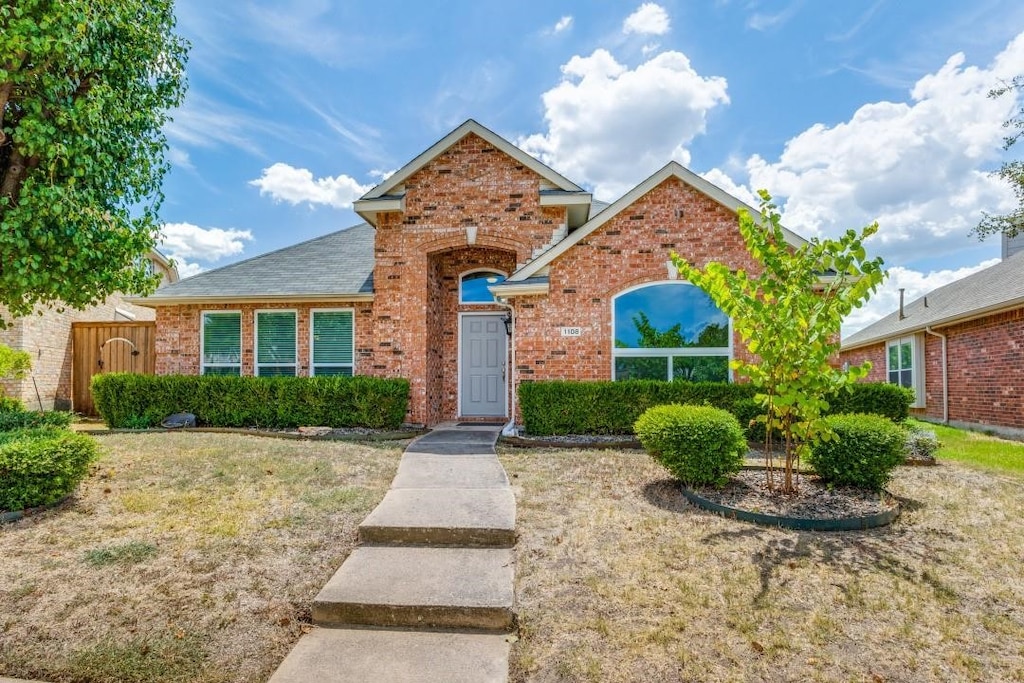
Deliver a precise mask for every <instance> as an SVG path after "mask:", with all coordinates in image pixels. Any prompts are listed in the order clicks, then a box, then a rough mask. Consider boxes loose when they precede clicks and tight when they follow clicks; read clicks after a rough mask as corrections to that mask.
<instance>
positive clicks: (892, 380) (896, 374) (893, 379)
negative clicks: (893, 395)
mask: <svg viewBox="0 0 1024 683" xmlns="http://www.w3.org/2000/svg"><path fill="white" fill-rule="evenodd" d="M899 383H900V371H899V370H891V371H890V372H889V384H899Z"/></svg>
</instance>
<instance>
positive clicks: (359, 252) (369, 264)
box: [140, 223, 374, 304]
mask: <svg viewBox="0 0 1024 683" xmlns="http://www.w3.org/2000/svg"><path fill="white" fill-rule="evenodd" d="M373 237H374V230H373V228H372V227H371V226H370V225H368V224H366V223H362V224H360V225H356V226H354V227H351V228H348V229H346V230H339V231H338V232H332V233H330V234H328V235H323V236H322V237H316V238H314V239H311V240H308V241H306V242H301V243H299V244H296V245H293V246H290V247H285V248H284V249H278V250H277V251H272V252H270V253H267V254H262V255H260V256H254V257H253V258H250V259H247V260H245V261H239V262H238V263H232V264H231V265H228V266H224V267H223V268H217V269H216V270H208V271H206V272H205V273H200V274H198V275H194V276H192V277H189V278H185V279H183V280H181V281H179V282H177V283H175V284H173V285H169V286H167V287H163V288H161V289H160V290H158V291H157V292H156V293H154V294H153V295H152V296H149V297H147V298H146V299H144V300H141V301H140V303H150V304H158V303H160V300H161V299H182V298H195V299H204V298H210V297H217V298H221V299H222V298H227V297H238V298H254V297H260V296H267V297H272V298H280V297H285V296H296V297H310V296H318V295H326V296H339V295H345V294H364V295H365V294H371V293H373Z"/></svg>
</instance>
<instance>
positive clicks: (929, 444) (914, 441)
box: [906, 428, 942, 460]
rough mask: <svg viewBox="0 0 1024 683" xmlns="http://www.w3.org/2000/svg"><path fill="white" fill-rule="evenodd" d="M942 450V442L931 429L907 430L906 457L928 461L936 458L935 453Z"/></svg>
mask: <svg viewBox="0 0 1024 683" xmlns="http://www.w3.org/2000/svg"><path fill="white" fill-rule="evenodd" d="M940 448H942V442H941V441H939V437H937V436H936V435H935V432H933V431H932V430H930V429H918V428H914V429H909V430H907V440H906V455H907V457H909V458H915V459H924V460H926V459H928V458H934V457H935V451H937V450H939V449H940Z"/></svg>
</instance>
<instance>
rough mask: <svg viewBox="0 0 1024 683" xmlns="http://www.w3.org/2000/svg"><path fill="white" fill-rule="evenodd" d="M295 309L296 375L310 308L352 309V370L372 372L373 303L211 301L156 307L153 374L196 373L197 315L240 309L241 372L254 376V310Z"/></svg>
mask: <svg viewBox="0 0 1024 683" xmlns="http://www.w3.org/2000/svg"><path fill="white" fill-rule="evenodd" d="M277 308H283V309H289V310H294V311H296V326H297V327H298V335H299V337H298V361H299V369H298V374H299V376H300V377H306V376H309V317H310V309H314V308H352V309H354V310H355V347H356V355H355V365H356V368H355V371H356V373H358V374H361V375H368V374H374V373H373V371H372V364H373V346H374V344H373V306H372V304H370V303H368V302H359V303H336V302H332V303H303V304H295V305H288V304H282V303H267V304H244V305H237V306H232V305H229V304H220V305H216V304H211V305H203V306H160V307H159V308H157V309H156V373H157V374H158V375H173V374H181V375H198V374H199V369H200V367H199V366H200V360H201V352H200V348H199V327H200V317H201V313H202V312H203V311H241V312H242V374H243V375H254V374H256V373H255V368H254V363H255V351H254V350H253V344H254V341H255V339H254V336H253V326H254V321H255V312H256V311H258V310H266V309H277Z"/></svg>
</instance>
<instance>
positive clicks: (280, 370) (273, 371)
mask: <svg viewBox="0 0 1024 683" xmlns="http://www.w3.org/2000/svg"><path fill="white" fill-rule="evenodd" d="M294 376H295V366H294V365H261V366H260V377H294Z"/></svg>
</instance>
